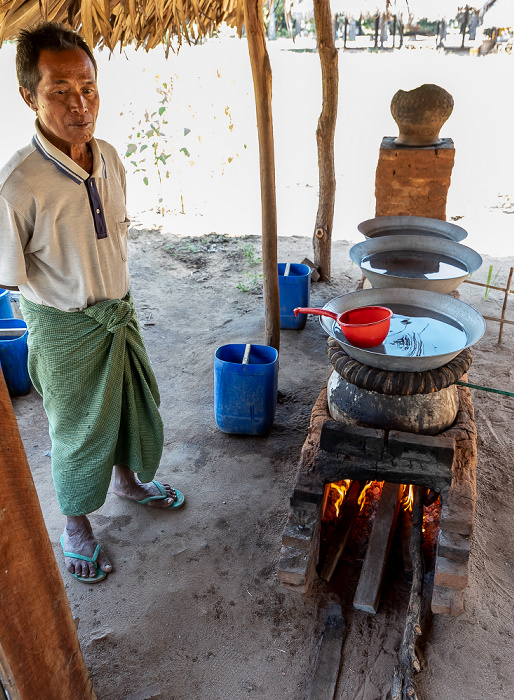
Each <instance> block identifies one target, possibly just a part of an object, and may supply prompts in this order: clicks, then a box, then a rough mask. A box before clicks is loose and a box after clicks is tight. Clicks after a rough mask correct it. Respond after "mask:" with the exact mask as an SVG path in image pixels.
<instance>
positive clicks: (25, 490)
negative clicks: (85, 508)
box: [0, 372, 96, 700]
mask: <svg viewBox="0 0 514 700" xmlns="http://www.w3.org/2000/svg"><path fill="white" fill-rule="evenodd" d="M0 442H1V445H2V449H1V450H0V480H1V483H2V506H1V508H0V561H1V562H2V566H1V567H0V590H1V592H2V595H1V597H2V604H1V605H0V672H1V674H2V678H3V681H4V685H5V689H6V690H7V692H8V693H9V697H10V698H11V700H34V698H42V697H44V698H45V700H77V698H80V699H81V700H95V699H96V694H95V691H94V690H93V686H92V684H91V680H90V679H89V676H88V672H87V668H86V665H85V663H84V658H83V656H82V652H81V650H80V646H79V641H78V637H77V631H76V628H75V624H74V622H73V616H72V613H71V609H70V605H69V602H68V598H67V597H66V591H65V589H64V584H63V581H62V577H61V574H60V571H59V569H58V567H57V562H56V560H55V557H54V553H53V550H52V545H51V544H50V539H49V537H48V533H47V530H46V527H45V523H44V520H43V514H42V512H41V507H40V505H39V500H38V496H37V493H36V488H35V486H34V481H33V479H32V474H31V472H30V469H29V465H28V462H27V456H26V454H25V450H24V448H23V443H22V441H21V437H20V433H19V431H18V425H17V423H16V418H15V416H14V412H13V409H12V405H11V401H10V399H9V394H8V392H7V387H6V386H5V381H4V378H3V376H2V373H1V372H0ZM36 571H37V574H36V573H35V572H36Z"/></svg>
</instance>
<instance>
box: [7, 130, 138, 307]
mask: <svg viewBox="0 0 514 700" xmlns="http://www.w3.org/2000/svg"><path fill="white" fill-rule="evenodd" d="M89 145H90V146H91V150H92V154H93V172H92V175H89V173H87V172H86V171H85V170H83V169H82V168H81V167H80V166H79V165H77V164H76V163H75V162H74V161H73V160H71V158H68V156H66V155H65V154H64V153H62V151H60V150H59V149H58V148H56V147H55V146H53V145H52V144H51V143H50V142H49V141H48V140H47V139H46V138H45V137H44V136H43V134H42V133H41V130H40V129H39V126H38V124H37V122H36V134H35V136H34V138H33V139H32V143H31V144H30V145H28V146H26V147H25V148H22V149H21V150H20V151H18V152H17V153H15V154H14V156H13V157H12V158H11V159H10V160H9V162H8V163H7V164H6V165H5V166H4V167H3V168H2V169H1V170H0V284H5V285H7V286H16V287H19V289H20V291H21V292H22V294H23V295H24V296H25V297H26V298H27V299H29V300H30V301H34V302H36V303H38V304H44V305H46V306H53V307H55V308H57V309H61V310H62V311H79V310H82V309H84V308H86V307H88V306H92V305H93V304H96V303H97V302H99V301H104V300H106V299H122V298H123V297H124V296H125V295H126V293H127V291H128V288H129V271H128V264H127V237H128V226H129V220H128V218H127V212H126V204H125V171H124V169H123V165H122V163H121V161H120V158H119V156H118V154H117V153H116V151H115V149H114V148H113V147H112V146H111V145H110V144H108V143H107V142H105V141H101V140H97V139H92V140H91V141H90V142H89Z"/></svg>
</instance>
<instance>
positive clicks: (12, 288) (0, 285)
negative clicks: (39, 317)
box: [0, 282, 19, 292]
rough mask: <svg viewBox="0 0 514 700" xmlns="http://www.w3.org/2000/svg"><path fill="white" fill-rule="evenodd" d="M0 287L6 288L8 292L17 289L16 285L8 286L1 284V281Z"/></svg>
mask: <svg viewBox="0 0 514 700" xmlns="http://www.w3.org/2000/svg"><path fill="white" fill-rule="evenodd" d="M0 289H8V290H9V291H10V292H17V291H18V290H19V288H18V287H8V286H7V285H6V284H2V283H1V282H0Z"/></svg>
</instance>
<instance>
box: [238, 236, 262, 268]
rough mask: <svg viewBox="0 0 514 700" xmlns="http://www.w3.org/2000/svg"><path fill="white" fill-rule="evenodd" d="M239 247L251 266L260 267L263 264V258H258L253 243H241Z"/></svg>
mask: <svg viewBox="0 0 514 700" xmlns="http://www.w3.org/2000/svg"><path fill="white" fill-rule="evenodd" d="M239 247H240V248H241V251H242V253H243V255H244V257H245V260H246V261H247V263H248V264H249V265H252V266H254V265H259V264H260V263H261V262H262V258H260V257H257V249H256V248H255V246H254V245H253V244H252V243H243V242H241V241H239Z"/></svg>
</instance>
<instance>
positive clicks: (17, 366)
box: [0, 318, 31, 396]
mask: <svg viewBox="0 0 514 700" xmlns="http://www.w3.org/2000/svg"><path fill="white" fill-rule="evenodd" d="M5 331H8V333H7V334H6V333H5ZM9 331H11V332H12V335H11V334H10V333H9ZM20 331H21V332H22V335H19V333H20ZM28 335H29V334H28V331H27V324H26V323H25V321H21V320H20V319H18V318H4V319H0V367H1V368H2V372H3V375H4V379H5V383H6V384H7V389H8V390H9V394H10V395H11V396H22V395H23V394H28V393H29V391H30V386H31V383H30V377H29V372H28V368H27V357H28V349H27V338H28Z"/></svg>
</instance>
